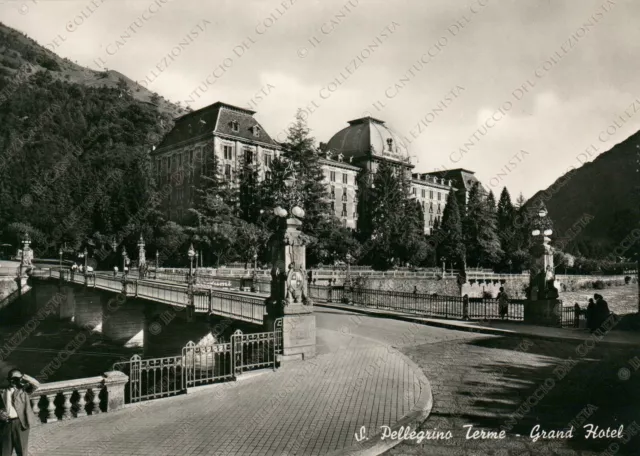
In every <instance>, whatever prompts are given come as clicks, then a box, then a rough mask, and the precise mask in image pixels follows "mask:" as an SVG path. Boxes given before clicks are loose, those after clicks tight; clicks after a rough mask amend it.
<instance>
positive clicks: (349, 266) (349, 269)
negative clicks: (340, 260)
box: [345, 253, 353, 285]
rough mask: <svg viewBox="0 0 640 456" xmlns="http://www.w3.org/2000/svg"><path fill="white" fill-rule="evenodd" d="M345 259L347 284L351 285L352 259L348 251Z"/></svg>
mask: <svg viewBox="0 0 640 456" xmlns="http://www.w3.org/2000/svg"><path fill="white" fill-rule="evenodd" d="M345 259H346V260H347V284H348V285H351V261H352V260H353V257H352V256H351V254H350V253H347V256H346V257H345Z"/></svg>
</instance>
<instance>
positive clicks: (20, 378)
mask: <svg viewBox="0 0 640 456" xmlns="http://www.w3.org/2000/svg"><path fill="white" fill-rule="evenodd" d="M7 380H8V381H9V387H8V388H0V456H11V455H12V454H13V450H14V449H15V451H16V454H17V455H18V456H27V455H28V445H29V430H30V429H31V427H32V426H34V425H35V424H36V423H37V422H38V418H37V417H36V415H35V413H33V409H32V408H31V401H30V399H29V396H30V395H31V394H32V393H33V392H34V391H35V390H36V389H38V387H39V386H40V383H39V382H38V381H37V380H36V379H34V378H32V377H30V376H28V375H25V374H23V373H22V372H21V371H20V370H19V369H11V370H10V371H9V375H7Z"/></svg>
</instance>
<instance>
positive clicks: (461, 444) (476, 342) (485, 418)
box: [317, 309, 640, 456]
mask: <svg viewBox="0 0 640 456" xmlns="http://www.w3.org/2000/svg"><path fill="white" fill-rule="evenodd" d="M345 313H346V314H347V315H349V316H348V317H347V318H346V319H345V318H344V315H345ZM345 313H343V312H342V311H340V310H336V309H324V312H318V313H317V315H318V321H321V322H323V324H324V325H334V326H336V327H339V326H340V325H344V324H345V322H346V327H343V328H342V331H344V332H350V333H353V334H360V335H365V336H368V337H373V338H376V339H379V340H382V341H385V342H387V343H390V344H392V345H393V346H394V347H396V348H398V349H399V350H400V351H402V352H403V353H405V354H406V355H408V356H409V358H411V359H412V360H413V361H414V362H416V364H418V365H419V366H420V367H421V368H422V370H423V372H424V373H425V375H426V376H427V378H428V379H429V382H430V384H431V388H432V392H433V400H434V404H433V409H432V411H431V414H430V415H429V418H428V419H427V420H426V422H425V423H424V424H423V425H422V427H421V428H420V429H419V430H424V431H427V430H430V431H433V430H434V429H436V430H437V431H442V432H446V431H447V430H450V431H451V433H452V438H451V439H450V440H428V439H425V440H423V441H422V442H421V443H420V444H417V443H416V442H415V441H413V442H411V443H409V441H405V442H403V443H401V444H400V445H398V446H396V447H395V448H393V449H391V450H390V451H388V452H387V453H386V454H389V455H433V456H448V455H452V456H453V455H455V456H457V455H463V456H472V455H473V456H485V455H495V456H512V455H545V456H546V455H558V456H563V455H567V456H569V455H594V454H603V452H605V451H608V453H604V454H608V455H613V454H617V455H638V454H640V434H639V435H637V436H635V437H633V438H632V439H631V440H628V443H626V444H625V443H624V442H625V441H627V438H624V439H607V438H604V439H600V440H593V439H591V440H586V439H585V438H584V430H582V427H583V426H584V425H585V424H587V423H591V424H594V425H599V426H600V427H601V428H606V427H610V428H611V429H618V428H619V426H620V425H624V429H625V430H629V429H631V428H632V427H633V422H634V421H635V423H637V424H640V345H637V346H628V347H625V346H621V345H606V344H599V343H597V342H596V341H595V340H594V339H593V338H592V336H590V335H589V334H588V333H587V332H586V331H584V332H583V333H582V335H581V338H580V339H577V340H567V341H559V340H543V339H526V338H521V337H502V336H493V335H484V334H478V333H469V332H461V331H453V330H448V329H444V328H436V327H430V326H426V325H421V324H414V323H407V322H403V321H398V320H390V319H386V318H379V317H376V316H365V315H360V314H356V313H350V312H345ZM636 357H637V358H636ZM545 382H546V384H545ZM534 393H535V395H534ZM527 408H528V409H529V412H527ZM518 410H520V412H522V417H520V416H515V417H514V413H516V412H517V411H518ZM572 420H575V421H574V425H575V429H576V432H574V434H575V436H576V438H575V439H573V440H570V441H567V440H542V439H540V440H538V441H537V442H533V441H532V439H531V438H530V434H531V430H532V429H533V428H534V426H536V425H538V424H539V425H540V426H541V427H542V429H543V430H547V431H550V430H552V429H563V428H565V429H568V428H569V426H570V424H569V423H571V422H572ZM465 425H473V426H474V428H473V431H475V430H485V431H498V432H499V431H500V430H501V426H504V427H505V428H507V429H509V430H508V431H507V432H506V438H505V439H504V440H488V439H487V440H472V439H466V438H465V436H466V432H467V428H464V427H463V426H465ZM579 429H580V432H577V431H578V430H579ZM413 430H415V429H413ZM518 435H519V436H518ZM610 444H612V446H611V447H609V445H610ZM616 445H617V446H616Z"/></svg>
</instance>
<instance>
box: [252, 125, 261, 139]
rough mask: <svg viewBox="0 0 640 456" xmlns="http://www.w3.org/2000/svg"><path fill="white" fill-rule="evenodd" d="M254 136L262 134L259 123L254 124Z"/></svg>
mask: <svg viewBox="0 0 640 456" xmlns="http://www.w3.org/2000/svg"><path fill="white" fill-rule="evenodd" d="M253 136H255V137H256V138H257V137H258V136H260V127H259V126H257V125H254V126H253Z"/></svg>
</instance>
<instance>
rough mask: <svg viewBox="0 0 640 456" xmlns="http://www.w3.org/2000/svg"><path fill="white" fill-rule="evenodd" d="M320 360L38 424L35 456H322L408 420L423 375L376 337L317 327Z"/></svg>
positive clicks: (33, 436) (33, 434)
mask: <svg viewBox="0 0 640 456" xmlns="http://www.w3.org/2000/svg"><path fill="white" fill-rule="evenodd" d="M318 351H319V356H317V357H316V358H315V359H313V360H308V361H305V362H303V363H295V364H291V365H289V366H285V367H283V368H281V369H279V370H278V371H276V372H267V373H264V374H261V375H259V376H255V377H252V378H249V379H247V380H242V381H239V382H234V383H227V384H220V385H213V386H209V387H202V388H199V389H198V388H195V389H193V390H192V391H193V392H194V393H193V394H191V393H190V394H188V395H186V396H178V397H174V398H170V399H163V400H156V401H150V402H145V403H142V404H139V405H135V406H131V407H128V408H126V409H124V410H121V411H117V412H114V413H106V414H102V415H98V416H95V417H91V416H90V417H87V418H83V419H78V420H70V421H65V422H61V423H52V424H47V425H44V426H40V427H38V428H36V429H34V430H33V431H32V432H31V437H30V446H31V450H32V452H31V453H30V454H32V455H33V456H40V455H42V456H44V455H46V456H73V455H82V456H99V455H129V456H143V455H144V456H146V455H154V456H160V455H171V456H175V455H220V456H222V455H236V454H238V455H240V454H242V455H245V454H246V455H285V454H286V455H298V454H300V455H302V454H304V455H321V454H326V453H328V452H330V451H333V450H337V449H340V448H344V447H346V446H349V445H352V444H353V443H354V433H355V432H356V430H357V429H359V427H360V426H363V425H364V426H368V427H370V428H378V427H379V426H381V425H386V424H389V423H395V422H397V421H398V420H399V419H400V418H401V417H402V416H404V415H406V414H408V413H409V412H410V411H411V409H412V407H413V406H414V404H415V402H416V400H417V398H418V397H419V396H420V394H421V388H424V387H425V386H424V383H422V386H421V382H422V381H423V380H424V376H423V375H422V374H421V372H420V371H419V370H416V369H414V367H412V365H410V364H408V363H407V362H406V359H405V358H404V357H403V356H401V355H400V354H399V353H398V352H397V351H394V350H389V348H388V347H385V346H383V345H381V344H379V343H377V342H374V341H372V340H370V339H363V338H359V337H353V336H349V335H346V334H341V333H340V332H337V331H331V330H326V329H321V328H319V329H318Z"/></svg>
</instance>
